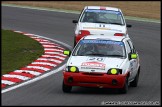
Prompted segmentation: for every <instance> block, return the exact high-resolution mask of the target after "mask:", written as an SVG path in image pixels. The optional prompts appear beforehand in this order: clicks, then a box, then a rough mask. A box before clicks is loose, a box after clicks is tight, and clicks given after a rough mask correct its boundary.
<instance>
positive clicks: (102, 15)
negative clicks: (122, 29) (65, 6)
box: [80, 9, 125, 25]
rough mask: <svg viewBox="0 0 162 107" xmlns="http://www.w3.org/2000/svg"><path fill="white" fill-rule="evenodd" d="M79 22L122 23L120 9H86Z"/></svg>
mask: <svg viewBox="0 0 162 107" xmlns="http://www.w3.org/2000/svg"><path fill="white" fill-rule="evenodd" d="M80 21H81V22H89V23H105V24H117V25H124V24H125V23H124V21H123V16H122V14H121V12H120V11H110V10H97V9H86V10H85V11H84V13H83V15H82V17H81V20H80Z"/></svg>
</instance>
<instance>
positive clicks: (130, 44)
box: [128, 40, 135, 52]
mask: <svg viewBox="0 0 162 107" xmlns="http://www.w3.org/2000/svg"><path fill="white" fill-rule="evenodd" d="M128 44H129V46H130V48H131V52H135V48H134V45H133V43H132V41H131V40H128Z"/></svg>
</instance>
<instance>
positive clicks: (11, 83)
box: [1, 80, 15, 85]
mask: <svg viewBox="0 0 162 107" xmlns="http://www.w3.org/2000/svg"><path fill="white" fill-rule="evenodd" d="M1 83H2V84H7V85H13V84H15V82H12V81H8V80H1Z"/></svg>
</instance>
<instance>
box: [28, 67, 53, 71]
mask: <svg viewBox="0 0 162 107" xmlns="http://www.w3.org/2000/svg"><path fill="white" fill-rule="evenodd" d="M26 68H34V69H41V70H43V71H48V70H50V69H49V68H45V67H40V66H27V67H26Z"/></svg>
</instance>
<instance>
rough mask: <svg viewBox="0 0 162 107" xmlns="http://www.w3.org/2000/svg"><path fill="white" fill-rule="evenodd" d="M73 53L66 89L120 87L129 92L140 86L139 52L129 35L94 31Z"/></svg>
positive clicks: (64, 77)
mask: <svg viewBox="0 0 162 107" xmlns="http://www.w3.org/2000/svg"><path fill="white" fill-rule="evenodd" d="M64 55H69V56H70V57H69V59H68V61H67V65H66V68H65V70H64V71H63V85H62V89H63V91H64V92H70V91H71V89H72V86H83V87H99V88H118V89H119V90H120V92H122V93H126V92H127V90H128V85H129V84H130V85H131V86H134V87H136V86H137V83H138V77H139V73H140V64H139V56H138V53H137V51H136V49H135V48H134V45H133V43H132V41H131V40H130V38H129V37H124V36H122V37H116V36H101V35H91V36H85V37H83V38H82V39H81V40H80V41H79V42H78V43H77V45H76V46H75V47H74V49H73V51H72V53H71V51H69V50H64Z"/></svg>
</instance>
